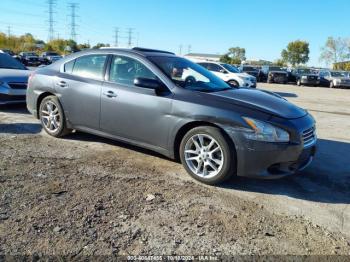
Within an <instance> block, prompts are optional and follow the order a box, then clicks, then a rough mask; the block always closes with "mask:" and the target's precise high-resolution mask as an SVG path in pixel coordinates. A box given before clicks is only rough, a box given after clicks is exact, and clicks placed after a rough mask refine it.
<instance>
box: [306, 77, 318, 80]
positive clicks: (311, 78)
mask: <svg viewBox="0 0 350 262" xmlns="http://www.w3.org/2000/svg"><path fill="white" fill-rule="evenodd" d="M308 79H309V80H317V76H308Z"/></svg>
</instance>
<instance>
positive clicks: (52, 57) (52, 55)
mask: <svg viewBox="0 0 350 262" xmlns="http://www.w3.org/2000/svg"><path fill="white" fill-rule="evenodd" d="M61 58H62V56H61V55H60V54H58V53H56V52H43V53H41V55H40V57H39V59H40V62H41V64H44V65H49V64H52V63H53V62H56V61H57V60H60V59H61Z"/></svg>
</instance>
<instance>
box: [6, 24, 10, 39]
mask: <svg viewBox="0 0 350 262" xmlns="http://www.w3.org/2000/svg"><path fill="white" fill-rule="evenodd" d="M7 36H8V37H10V36H11V26H10V25H9V26H7Z"/></svg>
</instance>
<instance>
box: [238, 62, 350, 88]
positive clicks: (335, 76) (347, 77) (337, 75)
mask: <svg viewBox="0 0 350 262" xmlns="http://www.w3.org/2000/svg"><path fill="white" fill-rule="evenodd" d="M239 71H240V72H245V73H248V74H250V75H252V76H255V77H256V79H257V81H258V82H267V83H279V84H287V83H294V84H296V85H298V86H302V85H309V86H322V87H330V88H342V87H343V88H350V72H347V71H337V70H330V69H322V68H321V69H315V68H293V69H287V68H282V67H278V66H261V67H254V66H252V65H242V66H240V67H239Z"/></svg>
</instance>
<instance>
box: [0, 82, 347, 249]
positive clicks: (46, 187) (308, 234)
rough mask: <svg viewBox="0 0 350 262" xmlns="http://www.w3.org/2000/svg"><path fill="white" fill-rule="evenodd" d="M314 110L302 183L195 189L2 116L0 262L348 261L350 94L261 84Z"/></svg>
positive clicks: (136, 161)
mask: <svg viewBox="0 0 350 262" xmlns="http://www.w3.org/2000/svg"><path fill="white" fill-rule="evenodd" d="M260 87H261V88H265V89H268V90H272V91H276V92H279V93H280V94H281V95H282V96H284V97H286V98H287V99H289V100H291V101H293V102H295V103H296V104H298V105H300V106H302V107H305V108H307V109H309V111H310V112H311V113H312V114H313V115H314V116H315V118H316V119H317V122H318V135H319V138H320V140H319V151H318V154H317V158H316V159H315V161H314V162H313V164H312V165H311V166H310V167H309V168H308V169H307V170H305V171H304V172H303V173H302V174H300V175H297V176H293V177H288V178H284V179H281V180H268V181H263V180H252V179H244V178H235V179H232V180H231V181H229V182H228V183H226V184H225V185H223V186H221V187H209V186H205V185H202V184H200V183H197V182H195V181H193V180H192V179H191V178H189V177H188V175H187V174H186V173H185V171H184V170H183V169H182V167H181V165H180V164H179V163H175V162H173V161H170V160H169V159H166V158H164V157H162V156H160V155H157V154H155V153H152V152H149V151H145V150H142V149H139V148H135V147H131V146H127V145H125V144H121V143H118V142H113V141H110V140H107V139H102V138H98V137H95V136H92V135H88V134H83V133H75V134H72V135H70V136H68V137H66V138H65V139H54V138H51V137H49V136H48V135H46V134H45V133H44V131H42V130H41V127H40V125H39V123H38V122H37V121H36V120H35V119H33V117H31V115H29V114H28V113H27V112H26V110H25V108H24V107H10V108H1V109H0V145H1V151H0V192H1V195H0V254H46V255H47V254H49V255H62V254H68V255H71V256H77V255H85V254H86V255H88V254H89V255H91V254H95V255H101V254H104V255H107V254H115V255H117V254H119V255H125V254H147V255H152V254H153V255H160V254H167V255H170V254H182V255H189V254H191V255H195V254H212V255H220V254H221V255H222V254H225V255H231V254H347V255H350V208H349V206H350V193H349V188H350V165H349V163H350V160H349V155H350V132H349V130H350V107H349V105H350V90H330V89H326V88H313V87H296V86H280V85H261V86H260Z"/></svg>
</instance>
